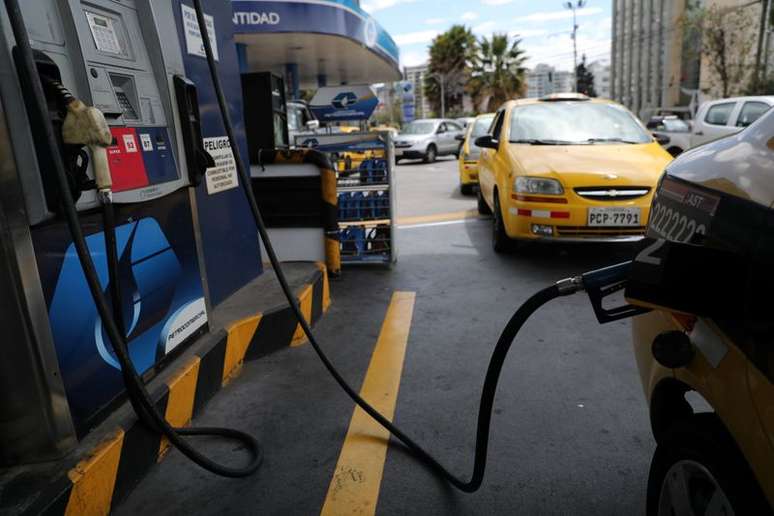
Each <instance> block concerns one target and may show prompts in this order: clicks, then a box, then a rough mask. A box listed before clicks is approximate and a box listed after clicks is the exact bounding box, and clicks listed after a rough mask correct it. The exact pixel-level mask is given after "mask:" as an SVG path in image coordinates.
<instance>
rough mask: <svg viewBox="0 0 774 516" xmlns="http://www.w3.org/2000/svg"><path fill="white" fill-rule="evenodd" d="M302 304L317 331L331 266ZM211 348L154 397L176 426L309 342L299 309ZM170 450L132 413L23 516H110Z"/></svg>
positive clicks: (307, 289)
mask: <svg viewBox="0 0 774 516" xmlns="http://www.w3.org/2000/svg"><path fill="white" fill-rule="evenodd" d="M297 299H298V303H299V306H300V308H301V311H302V313H303V314H304V317H305V318H306V320H307V321H308V322H309V323H310V324H314V323H315V322H317V320H319V319H320V317H321V316H322V315H323V314H324V313H325V312H326V311H327V309H328V307H329V305H330V290H329V285H328V275H327V271H326V267H325V265H324V264H322V263H318V264H317V271H316V272H315V274H314V276H313V277H312V278H310V280H309V282H308V283H306V284H305V285H303V286H302V287H301V288H300V289H299V290H298V291H297ZM211 341H212V342H210V343H208V344H207V345H206V346H204V349H200V350H197V351H196V352H195V354H193V355H192V356H189V357H186V358H184V359H183V364H182V365H181V366H180V367H178V368H177V369H176V370H175V371H174V372H173V373H172V374H171V375H169V377H168V378H167V380H166V381H165V382H164V384H163V385H161V386H160V387H158V388H157V389H155V390H154V391H153V392H151V398H152V399H153V400H154V401H155V403H156V407H157V408H158V410H159V412H161V413H163V414H165V416H166V419H167V421H169V422H170V423H171V424H172V425H173V426H185V425H187V424H188V423H190V421H191V419H193V418H195V417H196V416H197V415H198V414H200V413H201V411H202V409H203V408H204V406H205V405H206V404H207V402H208V401H209V400H210V399H211V398H212V397H213V395H214V394H215V393H216V392H218V391H219V390H220V389H221V388H222V387H224V386H225V385H227V384H228V383H229V382H230V381H231V380H232V379H233V378H234V377H235V376H237V375H238V374H239V372H240V370H241V367H242V364H243V363H244V362H245V361H250V360H255V359H257V358H260V357H261V356H264V355H266V354H268V353H271V352H272V351H275V350H277V349H280V348H282V347H286V346H296V345H300V344H302V343H304V342H305V337H304V335H303V331H302V330H301V327H300V324H299V323H298V321H297V320H296V318H295V316H294V314H293V310H292V309H291V307H290V306H287V305H286V306H283V307H277V308H275V309H272V310H268V311H266V312H265V313H259V314H255V315H253V316H251V317H247V318H245V319H242V320H239V321H236V322H234V323H232V324H231V325H229V326H228V328H226V329H225V330H220V331H219V333H218V334H216V335H215V338H213V339H211ZM168 450H169V443H168V442H166V439H165V438H163V437H161V436H160V435H159V434H157V433H155V432H151V431H149V430H148V429H147V428H146V427H145V426H144V425H143V424H141V423H140V422H139V421H138V420H137V419H136V417H135V416H134V414H127V415H126V416H124V417H123V418H120V420H119V421H118V423H117V424H116V425H115V426H114V427H113V428H112V429H111V430H107V435H106V437H105V438H104V439H103V440H102V441H101V442H100V443H99V444H97V445H95V446H93V447H92V448H91V449H90V450H89V451H88V452H86V453H84V454H82V455H81V456H80V457H79V460H78V462H77V464H75V466H67V465H65V464H64V463H63V464H62V468H61V470H59V473H58V474H56V475H54V478H53V479H52V480H51V481H50V482H49V484H48V487H47V488H46V489H44V490H43V491H40V492H39V493H37V495H36V499H35V500H31V501H30V502H29V503H28V504H26V507H25V508H24V509H22V510H21V511H20V512H21V513H22V514H50V515H62V514H64V515H78V516H80V515H104V514H108V513H109V512H110V511H111V510H112V509H113V508H114V507H116V506H117V504H118V503H120V502H121V501H122V500H124V499H125V498H126V497H127V496H128V495H129V493H130V492H131V491H132V490H133V489H134V488H135V486H136V485H137V484H138V483H139V482H140V480H141V479H142V478H143V476H144V475H145V474H146V473H147V472H148V470H149V469H150V468H151V467H152V466H153V465H154V464H156V463H157V462H160V461H161V460H163V459H164V456H165V455H166V453H167V451H168ZM76 460H77V459H76ZM73 462H74V460H73V459H71V460H70V461H69V462H68V463H69V464H70V465H72V463H73Z"/></svg>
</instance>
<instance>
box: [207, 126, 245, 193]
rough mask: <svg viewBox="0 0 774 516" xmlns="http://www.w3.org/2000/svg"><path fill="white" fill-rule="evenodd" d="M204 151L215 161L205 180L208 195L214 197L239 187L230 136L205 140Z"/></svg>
mask: <svg viewBox="0 0 774 516" xmlns="http://www.w3.org/2000/svg"><path fill="white" fill-rule="evenodd" d="M202 141H203V143H204V150H206V151H207V152H209V153H210V156H212V159H214V160H215V166H214V167H211V168H208V169H207V174H206V175H205V180H206V181H207V193H208V194H210V195H212V194H216V193H220V192H224V191H226V190H231V189H232V188H237V187H238V186H239V179H238V178H237V169H236V160H234V153H232V152H231V145H229V142H228V136H218V137H216V138H204V139H203V140H202Z"/></svg>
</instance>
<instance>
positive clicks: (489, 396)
mask: <svg viewBox="0 0 774 516" xmlns="http://www.w3.org/2000/svg"><path fill="white" fill-rule="evenodd" d="M194 7H195V10H196V18H197V20H198V22H199V27H207V24H206V23H205V19H204V12H203V10H202V3H201V0H194ZM204 30H206V29H204ZM202 41H203V43H204V50H205V54H206V57H207V64H208V65H209V69H210V75H211V77H212V84H213V86H214V88H215V94H216V97H217V99H218V105H219V107H220V113H221V116H222V117H223V124H224V126H225V128H226V134H227V136H228V140H229V143H230V144H231V149H232V151H233V152H234V158H235V161H236V167H237V171H238V173H239V176H240V180H241V184H242V190H243V191H244V192H245V196H246V197H247V202H248V204H249V205H250V211H251V212H252V215H253V218H254V219H255V224H256V226H257V227H258V233H259V234H260V237H261V239H262V240H263V245H264V247H265V249H266V254H267V255H268V256H269V261H270V262H271V265H272V267H274V272H275V273H276V275H277V280H278V281H279V284H280V287H281V288H282V292H283V293H284V294H285V297H286V298H287V300H288V303H289V304H290V306H291V307H292V309H293V313H294V314H295V317H296V319H298V323H299V324H300V325H301V328H303V330H304V334H306V337H307V338H308V339H309V343H310V344H311V345H312V347H313V348H314V351H315V352H316V353H317V356H318V357H319V358H320V361H322V363H323V365H324V366H325V368H326V369H327V370H328V372H329V373H330V374H331V376H333V378H334V379H335V380H336V382H337V383H338V384H339V386H341V388H342V389H343V390H344V392H346V393H347V395H348V396H349V397H350V398H352V400H353V401H354V402H355V403H356V404H357V405H358V406H359V407H360V408H361V409H363V410H364V411H365V412H366V413H367V414H368V415H369V416H371V417H372V418H374V419H375V420H376V421H377V422H378V423H379V424H380V425H382V426H383V427H384V428H385V429H387V430H388V431H389V432H390V433H391V434H392V435H394V436H395V437H397V438H398V439H400V440H401V441H402V442H403V444H404V445H406V447H407V448H408V449H409V450H411V452H412V453H413V454H414V455H415V456H416V457H417V458H418V459H419V460H420V461H421V462H422V463H424V464H425V465H427V466H429V467H430V468H431V469H432V470H433V471H434V472H435V473H437V474H438V475H439V476H441V477H442V478H444V479H446V480H447V481H448V482H449V483H451V484H452V485H453V486H454V487H456V488H457V489H459V490H461V491H464V492H466V493H472V492H475V491H477V490H478V488H479V487H481V482H482V481H483V479H484V469H485V467H486V457H487V446H488V444H489V425H490V422H491V419H492V409H493V406H494V398H495V393H496V390H497V382H498V380H499V378H500V372H501V370H502V367H503V363H504V362H505V357H506V356H507V355H508V350H509V349H510V347H511V344H512V343H513V340H514V339H515V337H516V335H517V334H518V333H519V330H520V329H521V327H522V326H523V325H524V323H525V322H526V321H527V319H528V318H529V317H530V315H532V314H533V313H535V312H536V311H537V310H538V309H539V308H540V307H541V306H543V305H545V304H546V303H548V302H549V301H551V300H552V299H555V298H557V297H560V296H565V295H570V294H573V293H575V292H577V291H578V290H581V289H582V282H581V280H580V278H576V279H571V280H564V281H562V282H559V283H558V284H556V285H552V286H550V287H548V288H545V289H543V290H541V291H540V292H538V293H536V294H535V295H533V296H532V297H530V298H529V299H528V300H527V301H526V302H525V303H524V304H522V305H521V306H520V307H519V309H518V310H517V311H516V313H514V314H513V316H512V317H511V319H510V320H509V321H508V324H507V325H506V326H505V328H504V329H503V332H502V334H501V335H500V338H499V339H498V341H497V345H496V346H495V349H494V352H493V353H492V358H491V359H490V362H489V368H488V370H487V372H486V378H485V380H484V387H483V390H482V392H481V404H480V406H479V412H478V427H477V430H476V451H475V460H474V465H473V474H472V476H471V478H470V480H468V481H464V480H460V479H459V478H458V477H457V476H455V475H454V474H452V473H451V472H449V470H448V469H446V468H445V467H444V466H443V465H442V464H441V463H440V462H438V460H436V459H435V458H434V457H433V456H432V455H430V454H429V453H428V452H427V451H425V449H424V448H422V447H421V446H420V445H419V444H417V443H416V442H415V441H414V440H413V439H411V438H410V437H409V436H408V435H406V434H405V433H404V432H403V431H402V430H401V429H400V428H398V427H397V426H395V425H394V424H392V422H391V421H390V420H389V419H387V418H386V417H384V416H383V415H382V414H380V413H379V412H378V411H377V410H376V409H375V408H373V407H372V406H371V405H370V404H369V403H368V402H367V401H365V400H364V399H363V398H362V397H360V395H359V394H358V393H357V392H356V391H355V389H353V388H352V386H351V385H349V383H347V381H346V380H345V379H344V378H343V377H342V376H341V374H340V373H339V372H338V371H337V370H336V368H335V367H334V366H333V364H332V363H331V361H330V359H329V358H328V356H327V355H326V354H325V352H324V351H323V350H322V348H321V347H320V344H319V343H318V342H317V339H316V338H315V336H314V333H312V329H311V328H310V327H309V324H308V323H307V322H306V319H305V318H304V316H303V314H302V313H301V309H300V307H299V305H298V303H297V302H296V300H295V298H294V296H293V291H292V290H291V288H290V286H289V285H288V281H287V278H286V277H285V274H284V272H283V271H282V266H281V264H280V262H279V260H278V259H277V254H276V253H275V252H274V247H273V246H272V243H271V239H270V238H269V235H268V232H267V231H266V225H265V224H264V222H263V217H262V216H261V212H260V210H259V209H258V204H257V203H256V201H255V195H254V193H253V191H252V186H251V180H250V175H249V174H248V172H247V169H246V168H245V165H244V162H243V160H242V157H241V155H240V154H239V146H238V145H237V141H236V138H235V137H234V128H233V124H232V123H231V116H230V114H229V110H228V105H227V103H226V98H225V96H224V93H223V88H222V86H221V83H220V77H219V76H218V71H217V65H216V62H215V59H214V57H213V52H212V45H211V43H210V38H209V37H203V38H202Z"/></svg>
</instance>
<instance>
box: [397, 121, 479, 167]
mask: <svg viewBox="0 0 774 516" xmlns="http://www.w3.org/2000/svg"><path fill="white" fill-rule="evenodd" d="M462 134H464V133H463V130H462V126H460V125H459V124H458V123H457V122H455V121H454V120H448V119H441V118H425V119H421V120H414V121H413V122H411V123H410V124H407V125H405V126H404V127H403V130H401V132H400V134H398V136H396V137H395V162H396V163H397V162H398V161H400V160H401V159H421V160H423V161H424V162H425V163H432V162H433V161H435V158H437V157H438V156H442V155H449V154H453V155H454V156H457V157H459V154H460V147H461V146H462V142H460V141H459V139H457V136H460V135H462Z"/></svg>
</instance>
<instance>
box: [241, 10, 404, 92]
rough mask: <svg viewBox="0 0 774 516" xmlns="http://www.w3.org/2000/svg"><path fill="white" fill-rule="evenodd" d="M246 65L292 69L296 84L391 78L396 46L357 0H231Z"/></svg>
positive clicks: (260, 68) (396, 67)
mask: <svg viewBox="0 0 774 516" xmlns="http://www.w3.org/2000/svg"><path fill="white" fill-rule="evenodd" d="M233 11H234V31H235V35H236V41H237V42H238V43H242V44H244V45H245V48H244V55H243V56H242V59H243V60H244V61H245V62H246V63H245V64H246V67H247V71H274V72H276V73H284V72H286V71H287V69H288V67H293V68H294V69H296V71H295V72H294V73H296V74H297V77H298V79H297V80H298V83H299V87H301V88H314V87H317V86H322V85H326V84H328V85H334V84H369V83H376V82H390V81H395V80H399V79H400V77H401V73H400V65H399V53H398V47H397V45H396V44H395V42H394V41H393V40H392V38H391V37H390V35H389V34H388V33H387V32H386V31H385V30H384V29H383V28H382V27H381V26H379V24H378V23H377V22H376V21H375V20H374V19H373V18H372V17H371V16H369V15H368V14H367V13H366V12H365V11H363V10H362V9H361V8H360V7H359V5H358V3H357V2H356V1H355V0H284V1H272V0H269V1H264V0H258V1H256V0H233Z"/></svg>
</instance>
